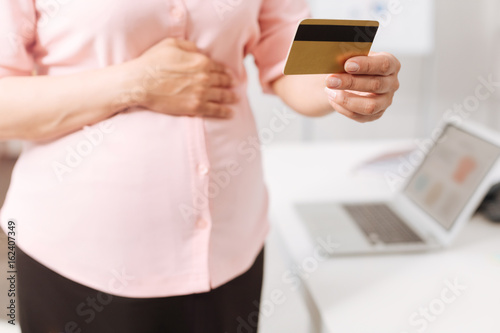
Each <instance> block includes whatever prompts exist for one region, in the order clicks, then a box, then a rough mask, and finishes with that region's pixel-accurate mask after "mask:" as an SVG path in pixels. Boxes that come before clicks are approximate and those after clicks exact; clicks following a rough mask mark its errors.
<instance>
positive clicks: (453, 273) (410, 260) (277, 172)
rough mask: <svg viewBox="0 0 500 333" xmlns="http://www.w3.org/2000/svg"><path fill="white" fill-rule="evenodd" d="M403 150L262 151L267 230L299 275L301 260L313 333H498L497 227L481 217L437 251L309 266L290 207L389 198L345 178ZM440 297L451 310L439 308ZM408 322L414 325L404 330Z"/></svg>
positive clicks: (380, 182)
mask: <svg viewBox="0 0 500 333" xmlns="http://www.w3.org/2000/svg"><path fill="white" fill-rule="evenodd" d="M401 147H408V144H407V143H406V144H405V143H398V142H388V141H385V142H371V143H368V142H360V143H335V144H319V145H318V144H314V145H312V144H311V145H304V144H292V145H276V146H271V147H267V148H265V149H264V157H265V160H264V164H265V171H266V178H267V182H268V185H269V189H270V194H271V222H272V224H273V227H274V228H275V229H276V231H278V233H279V234H280V235H281V236H282V238H283V243H284V246H285V248H286V249H285V250H286V252H287V253H288V254H289V255H290V258H291V260H293V262H295V264H296V265H298V266H299V267H302V263H303V262H304V260H306V261H307V260H309V265H310V266H307V270H308V271H309V273H308V274H307V276H306V277H305V278H303V279H302V281H303V285H304V286H305V288H306V290H307V291H308V292H309V295H310V297H311V299H312V302H313V304H315V306H313V308H315V309H312V310H311V311H317V312H319V313H317V314H316V316H318V315H319V323H318V326H320V327H321V329H320V331H322V332H340V333H358V332H359V333H378V332H381V333H382V332H383V333H414V332H429V333H462V332H463V333H471V332H481V333H490V332H491V333H498V332H500V225H495V224H492V223H490V222H487V221H484V220H483V219H482V218H480V217H475V218H474V219H473V220H472V221H471V222H470V223H469V224H468V225H467V226H466V227H465V228H464V230H462V232H461V233H460V235H459V237H458V239H456V241H455V242H454V244H453V246H452V247H451V248H449V249H447V250H444V251H439V252H429V253H419V254H404V255H403V254H401V255H396V254H395V255H379V256H358V257H342V258H341V257H336V258H331V259H329V260H327V261H324V262H321V263H319V264H318V266H317V267H314V265H312V264H311V258H313V256H312V255H313V245H314V244H313V241H312V240H311V239H310V237H309V236H308V234H307V231H306V230H305V228H304V226H303V225H302V224H301V223H300V221H299V220H298V219H297V217H296V215H295V214H294V213H293V210H292V209H291V203H292V202H294V201H303V200H308V201H310V200H316V199H317V200H325V199H326V200H336V199H350V198H351V199H369V198H374V197H375V198H381V197H389V196H390V195H391V190H390V189H389V187H388V185H387V183H386V182H385V180H384V179H382V177H381V176H374V175H373V174H372V175H369V174H367V173H353V172H352V169H353V167H354V166H356V165H358V164H359V163H361V162H362V161H364V160H366V159H369V158H370V157H373V156H376V155H377V154H379V153H381V152H384V151H388V150H393V149H398V148H401ZM285 273H286V272H283V274H285ZM455 280H457V281H458V283H459V284H460V285H462V286H465V287H466V289H465V290H464V291H458V292H456V294H457V295H459V296H455V297H452V296H453V294H450V292H449V291H445V289H446V288H447V285H446V283H445V281H449V282H450V283H453V282H454V281H455ZM283 281H284V284H285V285H286V284H288V286H289V287H290V288H291V287H292V284H291V283H290V282H289V281H288V282H287V281H285V280H283ZM443 293H444V297H445V300H446V301H447V302H448V303H449V304H447V303H445V302H443V301H440V298H441V297H442V295H443ZM452 298H454V299H453V300H452ZM421 307H424V308H430V307H432V309H431V310H430V312H429V313H430V315H429V316H428V317H427V319H425V317H424V315H419V314H418V312H419V308H421ZM433 313H437V315H435V316H434V315H433ZM412 315H413V316H414V317H413V319H414V320H419V322H418V323H414V324H410V317H411V316H412ZM313 317H314V315H313ZM290 320H291V321H293V318H290ZM424 321H425V322H426V324H424ZM424 326H426V327H425V329H424ZM310 333H315V332H310Z"/></svg>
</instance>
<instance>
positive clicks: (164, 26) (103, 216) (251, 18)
mask: <svg viewBox="0 0 500 333" xmlns="http://www.w3.org/2000/svg"><path fill="white" fill-rule="evenodd" d="M307 16H309V12H308V8H307V5H306V2H305V0H251V1H250V0H247V1H243V0H213V1H204V0H141V1H130V0H129V1H123V0H53V1H37V0H0V78H1V77H6V76H13V75H26V76H27V75H30V74H31V73H32V72H33V69H34V68H36V69H37V72H38V74H39V75H66V74H72V73H78V72H83V71H88V70H91V69H96V68H104V67H107V66H110V65H115V64H119V63H122V62H125V61H128V60H131V59H134V58H136V57H138V56H139V55H141V54H142V53H143V52H144V51H146V50H147V49H148V48H150V47H151V46H153V45H154V44H156V43H157V42H159V41H161V40H162V39H164V38H167V37H173V38H179V39H187V40H191V41H193V42H195V43H196V45H197V46H198V47H199V48H200V49H201V50H202V52H204V53H205V54H206V55H208V56H209V57H210V58H212V59H214V60H216V61H219V62H222V63H224V64H225V65H227V66H228V68H229V69H230V70H231V71H232V73H233V74H234V76H235V78H236V82H237V84H236V87H235V90H236V92H237V93H239V95H240V102H239V103H238V104H237V105H235V106H234V111H235V112H234V113H235V115H234V117H233V118H232V119H230V120H217V119H202V118H191V117H175V116H168V115H163V114H159V113H155V112H151V111H148V110H144V109H131V110H128V111H126V112H123V113H120V114H118V115H116V116H115V117H113V118H111V119H109V120H107V121H105V122H102V123H99V124H95V125H93V126H88V127H85V128H83V129H81V130H79V131H77V132H74V133H72V134H70V135H67V136H65V137H61V138H59V139H57V140H54V141H50V142H43V143H40V142H38V143H34V142H26V143H25V144H24V149H23V152H22V154H21V156H20V158H19V161H18V162H17V165H16V167H15V169H14V172H13V176H12V177H13V178H12V183H11V186H10V189H9V192H8V195H7V199H6V202H5V205H4V207H3V209H2V211H1V222H2V227H3V228H4V229H7V222H8V221H9V220H15V222H16V227H17V235H18V238H17V244H18V245H19V246H20V247H21V248H22V249H23V250H24V251H25V252H26V253H28V254H29V255H31V256H32V257H34V258H35V259H36V260H38V261H39V262H41V263H42V264H44V265H46V266H47V267H49V268H50V269H52V270H54V271H56V272H57V273H59V274H61V275H63V276H65V277H67V278H69V279H71V280H73V281H76V282H78V283H81V284H84V285H86V286H89V287H92V288H95V289H97V290H101V291H103V292H108V293H111V294H115V295H121V296H127V297H160V296H173V295H182V294H190V293H198V292H205V291H208V290H210V289H211V288H215V287H217V286H220V285H222V284H224V283H226V282H227V281H229V280H231V279H233V278H234V277H236V276H238V275H240V274H241V273H243V272H244V271H246V270H247V269H248V268H249V267H250V266H251V264H252V263H253V260H254V259H255V257H256V256H257V254H258V252H259V251H260V250H261V248H262V246H263V243H264V241H265V238H266V234H267V232H268V222H267V218H266V215H267V201H268V198H267V192H266V187H265V184H264V182H263V174H262V167H261V156H260V152H259V150H258V149H256V148H255V146H254V145H253V144H252V142H254V140H255V138H256V137H257V131H256V126H255V122H254V118H253V116H252V112H251V110H250V107H249V103H248V99H247V97H246V89H247V83H246V79H247V78H246V73H245V68H244V66H243V59H244V58H245V56H246V55H248V54H252V55H253V56H254V57H255V61H256V64H257V66H258V68H259V71H260V80H261V83H262V86H263V89H264V90H265V91H266V92H270V87H269V83H270V82H271V81H272V80H274V79H276V78H278V77H279V76H280V75H282V74H281V72H282V68H283V66H284V59H285V57H286V54H287V51H288V48H289V45H290V42H291V40H292V38H293V34H294V31H295V29H296V26H297V23H298V21H299V20H300V19H302V18H304V17H307ZM150 75H151V77H148V78H145V80H144V87H138V88H141V89H142V88H144V89H147V85H148V84H149V83H151V82H153V80H154V75H155V74H154V71H153V72H151V73H150ZM138 91H139V92H140V89H139V90H138ZM54 93H59V94H64V91H59V92H54ZM134 93H137V91H130V92H124V95H123V96H121V97H120V99H125V100H126V99H127V98H129V97H130V96H131V94H134Z"/></svg>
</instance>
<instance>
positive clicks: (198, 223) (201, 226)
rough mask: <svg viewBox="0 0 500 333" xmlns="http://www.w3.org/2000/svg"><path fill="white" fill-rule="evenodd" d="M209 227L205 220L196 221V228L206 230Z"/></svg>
mask: <svg viewBox="0 0 500 333" xmlns="http://www.w3.org/2000/svg"><path fill="white" fill-rule="evenodd" d="M207 226H208V222H207V220H205V219H199V220H198V221H196V228H198V229H205V228H206V227H207Z"/></svg>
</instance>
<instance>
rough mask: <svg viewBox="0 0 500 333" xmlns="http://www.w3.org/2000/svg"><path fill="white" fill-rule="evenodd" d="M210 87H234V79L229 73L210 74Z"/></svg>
mask: <svg viewBox="0 0 500 333" xmlns="http://www.w3.org/2000/svg"><path fill="white" fill-rule="evenodd" d="M208 85H209V86H211V87H220V88H230V87H232V86H233V78H232V77H231V76H230V75H229V74H227V73H210V74H209V79H208Z"/></svg>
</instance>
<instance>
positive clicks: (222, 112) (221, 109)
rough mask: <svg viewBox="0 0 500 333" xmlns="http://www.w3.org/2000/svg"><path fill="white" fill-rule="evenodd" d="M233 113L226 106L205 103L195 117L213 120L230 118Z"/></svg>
mask: <svg viewBox="0 0 500 333" xmlns="http://www.w3.org/2000/svg"><path fill="white" fill-rule="evenodd" d="M232 115H233V111H232V110H231V108H229V107H228V106H226V105H222V104H217V103H205V104H203V106H202V107H201V108H200V109H199V110H198V113H197V116H200V117H214V118H231V116H232Z"/></svg>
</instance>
